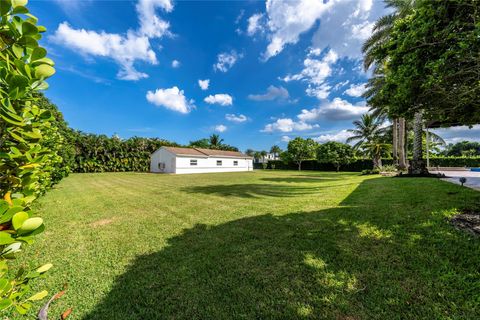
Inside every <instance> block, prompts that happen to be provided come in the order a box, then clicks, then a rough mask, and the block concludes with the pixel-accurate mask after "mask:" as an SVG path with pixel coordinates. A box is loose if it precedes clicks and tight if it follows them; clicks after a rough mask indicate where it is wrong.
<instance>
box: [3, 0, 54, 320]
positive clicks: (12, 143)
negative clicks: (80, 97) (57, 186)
mask: <svg viewBox="0 0 480 320" xmlns="http://www.w3.org/2000/svg"><path fill="white" fill-rule="evenodd" d="M25 3H26V2H23V1H14V2H11V1H9V0H2V1H1V2H0V15H1V22H0V30H1V37H0V46H1V48H2V50H1V54H0V88H1V94H2V99H1V100H0V117H1V118H2V120H1V122H0V198H3V200H0V230H1V231H0V311H5V310H7V309H9V308H12V307H14V308H15V310H16V311H17V312H18V313H20V314H25V313H26V312H27V311H28V309H29V308H31V306H32V305H31V303H32V302H33V301H37V300H41V299H43V298H44V297H46V295H47V294H48V293H47V292H46V291H41V292H38V293H36V294H32V292H31V283H30V282H31V281H32V280H33V279H35V278H38V277H40V276H42V275H43V274H44V273H45V272H46V271H47V270H48V269H50V267H51V264H47V265H44V266H42V267H38V268H35V269H33V270H24V269H20V270H18V271H17V272H13V271H9V270H8V264H9V263H8V261H9V260H10V259H13V258H15V256H16V254H18V253H19V252H21V251H22V248H23V246H25V245H27V244H31V243H33V242H34V239H35V236H36V235H37V234H39V233H41V232H43V230H44V229H45V227H44V224H43V220H42V218H40V217H36V216H35V214H34V212H33V211H32V210H31V203H32V202H33V201H34V200H35V199H36V198H37V197H38V195H40V194H42V193H43V192H45V190H46V189H48V188H49V187H50V186H51V185H52V184H53V183H54V180H55V179H57V178H56V177H55V174H54V173H55V171H56V168H57V167H58V166H57V165H58V163H59V162H61V158H60V157H59V156H58V154H56V152H55V151H54V150H52V149H50V148H49V144H50V143H56V142H58V141H59V139H60V136H59V135H58V131H57V130H56V127H55V126H54V125H53V123H54V119H53V117H52V113H51V112H50V111H49V110H47V109H45V108H43V107H42V105H41V104H39V103H38V96H37V94H38V91H39V90H43V89H46V88H47V87H48V84H47V83H46V82H45V81H44V80H45V79H46V78H48V77H50V76H52V75H53V74H54V73H55V69H54V68H53V61H52V60H50V59H49V58H47V57H46V55H47V51H46V50H45V49H44V48H42V47H40V46H39V45H38V40H40V39H41V33H42V32H44V31H45V27H43V26H39V25H37V21H38V20H37V18H35V17H34V16H32V15H31V14H29V13H28V9H27V8H25V7H24V6H23V5H24V4H25ZM19 14H22V16H20V15H19ZM23 16H26V17H27V18H26V19H23V18H22V17H23ZM2 318H3V317H2Z"/></svg>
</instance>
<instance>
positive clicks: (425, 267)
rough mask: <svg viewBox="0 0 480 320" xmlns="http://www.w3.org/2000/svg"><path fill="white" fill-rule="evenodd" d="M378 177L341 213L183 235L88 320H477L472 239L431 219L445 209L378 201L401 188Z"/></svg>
mask: <svg viewBox="0 0 480 320" xmlns="http://www.w3.org/2000/svg"><path fill="white" fill-rule="evenodd" d="M377 180H380V179H374V180H367V181H365V182H363V183H362V184H361V185H360V186H359V187H358V188H357V189H356V190H355V191H354V192H353V193H352V194H351V195H350V196H349V197H347V198H346V199H345V200H344V201H343V202H342V205H343V207H338V208H332V209H326V210H319V211H313V212H296V213H291V214H288V215H284V216H275V215H271V214H267V215H261V216H254V217H247V218H243V219H239V220H235V221H231V222H228V223H225V224H221V225H217V226H209V225H204V224H198V225H196V226H194V227H193V228H191V229H187V230H184V231H183V233H182V234H180V235H178V236H175V237H173V238H170V239H169V240H168V245H167V246H166V247H165V248H164V249H163V250H161V251H159V252H156V253H152V254H149V255H143V256H139V257H137V258H136V259H135V260H134V261H132V263H131V265H130V266H129V267H128V270H127V271H126V272H125V273H124V274H122V275H121V276H119V277H118V278H117V279H116V280H115V283H114V285H113V288H112V290H111V291H110V292H109V293H108V294H107V296H106V297H105V298H104V300H103V301H101V302H100V303H99V304H98V305H97V306H96V308H95V310H93V311H92V312H91V313H90V314H88V315H87V316H86V317H84V319H99V320H103V319H105V320H106V319H109V320H110V319H116V320H127V319H128V320H131V319H142V320H145V319H305V318H312V319H319V318H323V319H390V318H410V319H421V318H424V319H434V318H445V317H447V318H449V317H451V318H464V319H467V318H472V319H473V318H474V317H475V315H478V311H479V304H480V303H479V301H478V298H476V297H478V296H477V294H478V289H479V287H478V286H479V280H480V279H479V274H478V265H479V264H480V255H479V254H478V253H479V252H480V245H479V242H478V241H472V239H471V238H469V237H468V236H466V235H464V234H462V233H460V232H457V231H455V230H453V229H452V228H451V227H450V226H449V225H447V224H446V223H445V221H444V218H443V217H442V216H441V215H439V214H433V213H432V212H438V211H439V210H441V209H448V208H450V207H451V206H452V204H451V203H449V202H448V201H442V200H440V201H436V202H432V203H431V205H430V208H429V209H427V210H424V208H423V207H422V208H418V206H417V205H416V202H412V203H404V204H403V205H404V208H403V209H401V210H398V211H396V209H394V210H389V208H390V206H389V205H381V204H378V203H377V200H378V196H377V195H375V194H374V193H375V192H378V191H379V190H380V189H385V190H389V188H392V187H394V186H395V184H397V186H398V183H399V182H395V181H393V180H391V179H381V181H377ZM392 181H393V182H392ZM397 181H398V180H397ZM392 183H393V184H394V185H392ZM400 185H403V186H404V187H405V188H407V189H408V188H409V186H408V185H407V184H403V183H402V182H400ZM452 187H453V186H452ZM442 190H443V189H442ZM447 190H448V188H447ZM404 191H405V192H412V191H414V190H404ZM428 197H429V196H427V198H428ZM427 200H428V199H427ZM393 214H395V216H393ZM389 215H391V216H390V218H389Z"/></svg>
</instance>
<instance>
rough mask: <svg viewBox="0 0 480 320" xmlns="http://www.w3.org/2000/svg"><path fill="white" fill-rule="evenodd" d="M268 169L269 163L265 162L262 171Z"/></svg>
mask: <svg viewBox="0 0 480 320" xmlns="http://www.w3.org/2000/svg"><path fill="white" fill-rule="evenodd" d="M267 168H268V163H267V162H263V163H262V169H263V170H266V169H267Z"/></svg>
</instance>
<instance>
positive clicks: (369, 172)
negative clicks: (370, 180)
mask: <svg viewBox="0 0 480 320" xmlns="http://www.w3.org/2000/svg"><path fill="white" fill-rule="evenodd" d="M379 173H380V169H378V168H375V169H365V170H362V173H361V174H362V176H365V175H370V174H379Z"/></svg>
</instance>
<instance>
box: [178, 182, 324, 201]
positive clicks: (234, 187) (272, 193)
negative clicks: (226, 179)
mask: <svg viewBox="0 0 480 320" xmlns="http://www.w3.org/2000/svg"><path fill="white" fill-rule="evenodd" d="M322 188H324V187H321V186H316V187H306V186H292V185H277V184H276V185H273V184H262V183H246V184H216V185H206V186H191V187H185V188H183V189H182V191H184V192H187V193H203V194H207V195H218V196H222V197H241V198H256V197H260V196H262V197H265V196H267V197H282V198H284V197H295V196H302V195H305V194H311V193H316V192H318V191H319V190H321V189H322Z"/></svg>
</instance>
